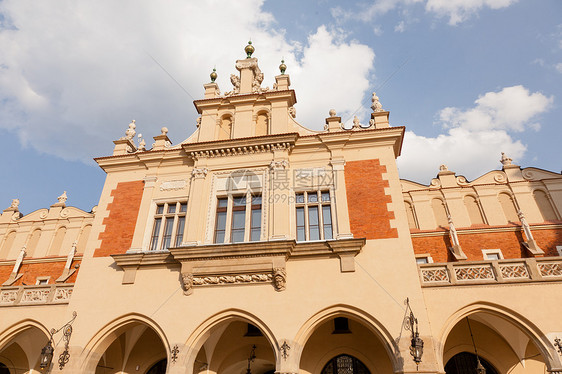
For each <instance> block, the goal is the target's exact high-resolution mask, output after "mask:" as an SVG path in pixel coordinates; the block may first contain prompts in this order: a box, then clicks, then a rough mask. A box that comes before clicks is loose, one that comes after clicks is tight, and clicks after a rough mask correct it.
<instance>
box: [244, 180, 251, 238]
mask: <svg viewBox="0 0 562 374" xmlns="http://www.w3.org/2000/svg"><path fill="white" fill-rule="evenodd" d="M245 210H246V212H245V214H244V241H245V242H249V241H250V228H251V225H252V223H251V219H252V194H251V193H250V191H247V192H246V207H245Z"/></svg>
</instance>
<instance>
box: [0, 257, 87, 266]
mask: <svg viewBox="0 0 562 374" xmlns="http://www.w3.org/2000/svg"><path fill="white" fill-rule="evenodd" d="M66 260H67V256H57V257H41V258H29V259H26V258H24V259H23V261H22V265H28V264H45V263H51V262H66ZM73 261H82V255H75V256H74V260H73ZM15 263H16V259H13V260H5V261H0V266H5V265H8V266H14V264H15Z"/></svg>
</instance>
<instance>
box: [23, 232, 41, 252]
mask: <svg viewBox="0 0 562 374" xmlns="http://www.w3.org/2000/svg"><path fill="white" fill-rule="evenodd" d="M39 239H41V229H37V230H35V231H33V233H32V234H31V236H30V237H29V240H28V242H27V247H26V250H25V252H26V257H33V254H34V253H35V250H36V249H37V244H38V243H39Z"/></svg>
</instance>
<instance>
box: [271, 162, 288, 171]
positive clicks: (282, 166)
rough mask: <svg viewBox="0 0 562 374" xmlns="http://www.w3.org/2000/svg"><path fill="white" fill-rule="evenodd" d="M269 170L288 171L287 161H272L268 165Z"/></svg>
mask: <svg viewBox="0 0 562 374" xmlns="http://www.w3.org/2000/svg"><path fill="white" fill-rule="evenodd" d="M269 168H270V169H271V170H278V169H288V168H289V161H287V160H278V161H275V160H273V161H271V163H270V164H269Z"/></svg>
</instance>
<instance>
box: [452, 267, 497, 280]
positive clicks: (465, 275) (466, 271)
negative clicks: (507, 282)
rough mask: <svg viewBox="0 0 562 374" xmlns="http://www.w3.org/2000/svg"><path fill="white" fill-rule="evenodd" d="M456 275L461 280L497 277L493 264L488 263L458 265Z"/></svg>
mask: <svg viewBox="0 0 562 374" xmlns="http://www.w3.org/2000/svg"><path fill="white" fill-rule="evenodd" d="M455 276H456V277H457V280H459V281H469V280H481V279H484V280H486V279H495V277H494V271H493V270H492V266H491V265H488V264H485V265H473V266H463V267H458V268H456V269H455Z"/></svg>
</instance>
